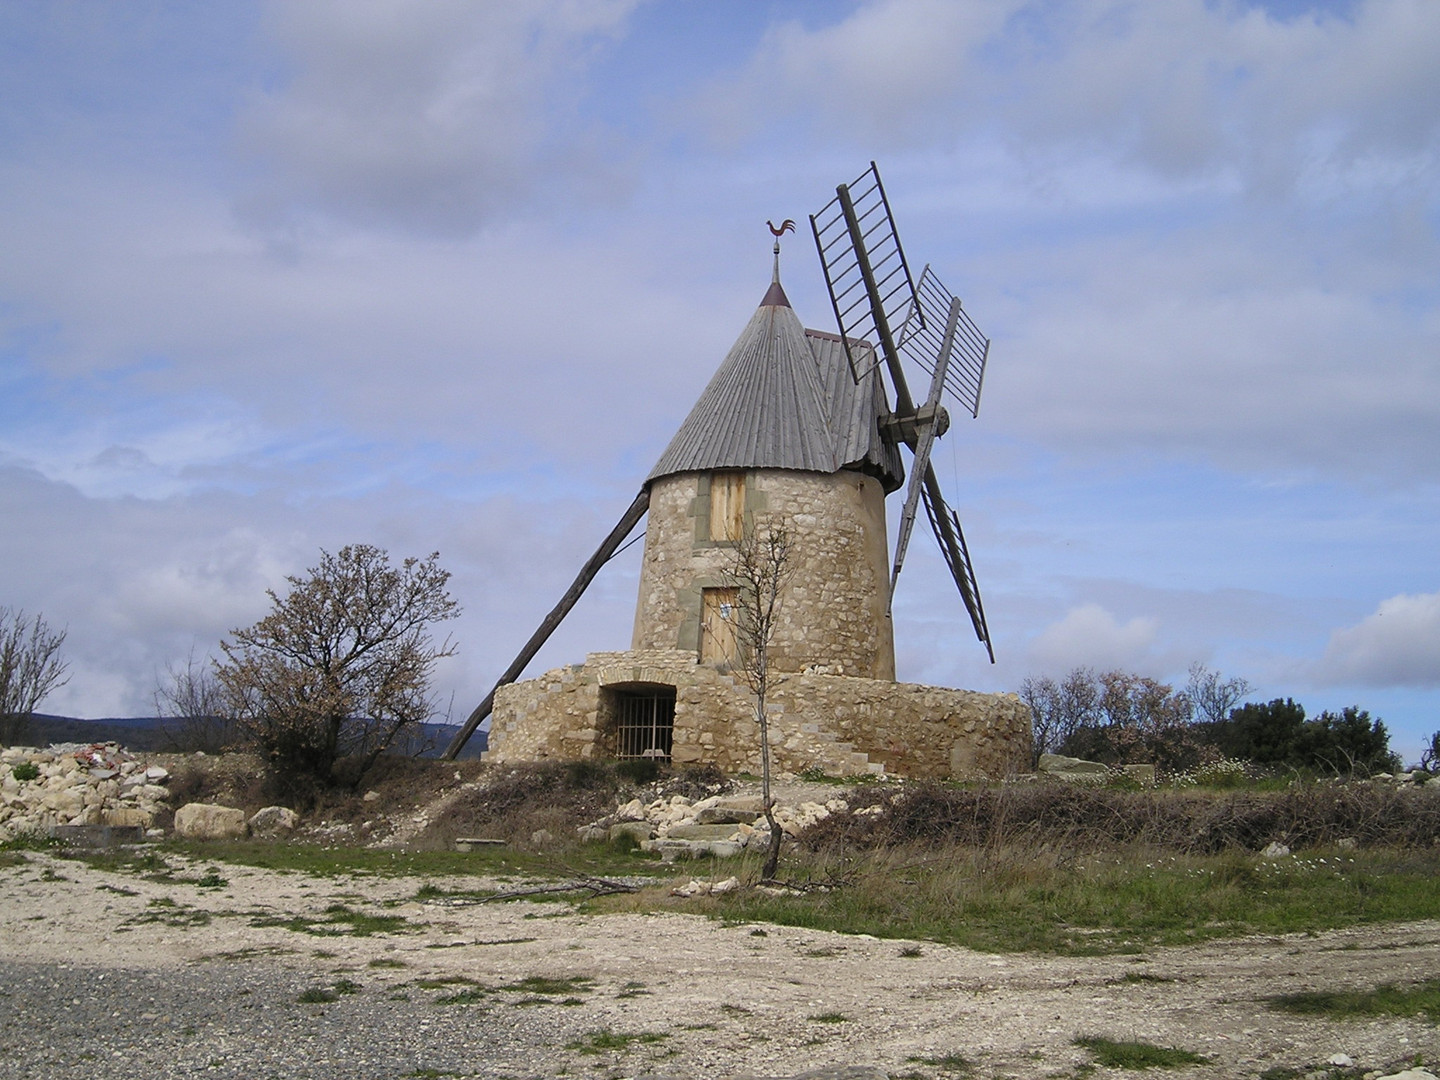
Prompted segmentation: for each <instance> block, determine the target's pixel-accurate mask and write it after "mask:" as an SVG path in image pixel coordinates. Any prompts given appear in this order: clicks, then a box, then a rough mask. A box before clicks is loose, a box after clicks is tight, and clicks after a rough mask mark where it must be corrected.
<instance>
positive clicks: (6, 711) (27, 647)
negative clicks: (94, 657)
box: [0, 607, 69, 746]
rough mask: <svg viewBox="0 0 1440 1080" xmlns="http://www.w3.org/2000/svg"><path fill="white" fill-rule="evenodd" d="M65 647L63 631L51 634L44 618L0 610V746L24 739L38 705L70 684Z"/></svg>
mask: <svg viewBox="0 0 1440 1080" xmlns="http://www.w3.org/2000/svg"><path fill="white" fill-rule="evenodd" d="M64 644H65V631H64V630H59V631H52V630H51V629H50V627H49V625H48V624H47V623H46V622H45V617H44V616H43V615H36V616H34V617H33V618H32V617H30V616H28V615H26V614H25V612H24V611H22V610H20V609H16V608H8V607H0V743H3V744H5V745H6V746H10V745H13V744H14V743H15V742H16V741H17V740H19V739H21V738H23V737H24V736H25V733H26V732H27V731H28V730H29V727H30V717H31V715H32V714H33V713H34V712H35V709H36V707H37V706H38V705H39V704H40V702H41V701H42V700H43V699H44V698H45V696H46V695H47V694H49V693H50V691H52V690H55V689H58V688H59V687H61V686H64V685H65V683H66V682H68V681H69V676H68V675H67V674H66V673H67V671H68V669H69V665H68V664H66V662H65V661H64V660H62V659H61V658H60V646H62V645H64Z"/></svg>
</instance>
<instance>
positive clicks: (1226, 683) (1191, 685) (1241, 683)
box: [1185, 661, 1254, 724]
mask: <svg viewBox="0 0 1440 1080" xmlns="http://www.w3.org/2000/svg"><path fill="white" fill-rule="evenodd" d="M1252 689H1254V688H1253V687H1252V686H1251V685H1250V683H1249V682H1247V681H1246V680H1245V679H1241V678H1235V679H1222V678H1221V677H1220V672H1218V671H1211V670H1210V669H1209V668H1208V667H1206V666H1205V665H1204V664H1202V663H1199V662H1198V661H1197V662H1196V663H1193V664H1191V665H1190V680H1189V682H1187V683H1186V684H1185V696H1186V697H1188V698H1189V699H1190V703H1191V704H1192V705H1194V706H1195V712H1196V713H1197V714H1198V715H1199V717H1200V719H1201V720H1202V721H1204V722H1206V723H1210V724H1218V723H1219V722H1220V721H1221V720H1224V719H1225V718H1226V717H1228V716H1229V715H1230V710H1231V709H1233V708H1235V707H1236V706H1237V705H1239V704H1240V703H1241V702H1242V701H1244V700H1245V696H1246V695H1247V694H1249V693H1250V691H1251V690H1252Z"/></svg>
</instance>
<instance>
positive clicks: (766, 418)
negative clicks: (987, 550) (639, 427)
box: [646, 273, 904, 491]
mask: <svg viewBox="0 0 1440 1080" xmlns="http://www.w3.org/2000/svg"><path fill="white" fill-rule="evenodd" d="M837 365H838V366H837ZM883 408H884V400H883V397H882V395H881V388H880V386H879V385H878V383H877V382H876V381H875V380H874V379H873V378H871V377H867V378H866V379H864V380H862V382H861V383H860V384H859V385H857V384H856V383H855V380H854V379H853V378H852V377H851V375H850V368H849V363H848V362H847V361H846V359H845V352H844V350H843V349H842V348H841V347H840V342H839V338H837V337H835V336H834V335H833V334H820V333H818V332H817V331H813V330H808V331H807V330H806V329H805V328H804V326H803V325H801V322H800V319H799V317H798V316H797V315H796V314H795V312H794V310H793V309H792V308H791V307H790V301H789V300H788V299H787V298H786V296H785V290H784V289H783V288H782V287H781V286H780V281H779V277H778V273H777V275H776V277H775V279H774V280H772V281H771V283H770V288H769V290H768V291H767V292H766V293H765V296H764V298H763V299H762V300H761V301H760V307H759V308H758V309H756V311H755V314H754V315H753V316H751V318H750V322H749V323H748V324H747V325H746V327H745V329H744V330H743V331H741V333H740V336H739V338H737V339H736V341H735V344H734V345H733V346H732V347H731V349H730V352H729V354H728V355H727V356H726V357H725V360H724V362H723V363H722V364H721V365H720V368H719V370H717V371H716V372H715V375H714V377H713V378H711V380H710V384H709V385H708V386H706V387H705V390H704V392H703V393H701V395H700V400H699V401H697V402H696V403H695V407H694V408H693V409H691V410H690V415H689V416H687V417H686V418H685V422H684V423H683V424H681V425H680V430H679V431H677V432H676V433H675V437H674V438H673V439H671V440H670V445H669V446H668V447H667V448H666V449H665V452H664V453H663V454H662V455H661V456H660V460H659V461H658V462H657V463H656V465H655V468H654V469H652V470H651V472H650V475H649V476H648V477H647V478H646V482H647V483H648V482H649V481H650V480H655V479H658V478H659V477H662V476H670V475H672V474H674V473H682V472H708V471H710V470H712V469H796V470H800V471H802V472H820V473H833V472H838V471H839V470H840V469H842V468H845V467H847V466H848V467H851V468H859V469H863V470H864V471H866V472H872V473H875V474H876V475H879V476H880V477H881V479H882V481H883V482H884V484H885V489H886V490H887V491H891V490H894V488H896V487H898V486H899V485H900V483H901V482H902V480H903V478H904V469H903V466H902V465H901V463H900V457H899V454H898V452H897V451H896V449H895V448H894V447H890V446H885V445H884V444H883V443H882V442H881V440H880V436H879V427H878V423H877V419H878V417H879V414H880V411H881V410H883Z"/></svg>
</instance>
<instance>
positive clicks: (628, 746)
mask: <svg viewBox="0 0 1440 1080" xmlns="http://www.w3.org/2000/svg"><path fill="white" fill-rule="evenodd" d="M674 735H675V688H674V687H673V686H672V687H667V688H665V689H663V690H654V691H650V692H646V693H635V692H627V691H620V692H617V693H616V695H615V756H616V757H619V758H660V759H662V760H665V761H669V760H670V744H671V742H672V741H673V739H674Z"/></svg>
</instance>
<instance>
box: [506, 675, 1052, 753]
mask: <svg viewBox="0 0 1440 1080" xmlns="http://www.w3.org/2000/svg"><path fill="white" fill-rule="evenodd" d="M639 686H673V687H675V721H674V742H673V746H672V750H671V756H672V760H673V761H674V762H675V763H676V764H677V765H686V764H693V763H699V762H704V763H708V764H714V765H716V766H718V767H719V768H721V769H722V770H724V771H726V772H751V773H754V772H758V771H759V770H760V746H759V737H758V731H757V728H756V725H755V721H754V704H753V701H754V699H753V698H752V696H751V694H750V691H749V689H748V688H747V687H746V686H745V684H744V683H743V682H742V681H740V680H738V679H736V678H735V677H734V676H732V675H729V674H726V673H724V672H722V671H720V670H719V669H717V668H715V667H713V666H711V665H707V664H700V663H698V662H697V660H696V656H695V654H694V653H693V652H691V651H689V650H681V649H645V650H635V651H632V652H621V653H591V654H590V655H589V656H588V657H587V658H586V662H585V663H584V664H577V665H573V666H571V667H564V668H557V669H555V670H554V671H549V672H546V673H545V674H544V675H542V676H541V677H540V678H538V679H532V680H528V681H526V682H520V683H512V684H511V685H509V686H503V687H501V688H500V690H499V691H498V692H497V693H496V696H495V709H494V713H493V717H492V721H491V728H490V748H489V750H487V751H486V754H485V760H487V761H496V762H511V761H537V760H545V759H552V760H576V759H581V758H595V757H608V756H610V755H611V754H613V753H614V732H613V726H612V724H611V723H610V722H609V721H608V718H607V717H608V708H607V702H606V698H607V695H606V691H607V690H614V689H628V688H634V687H639ZM769 714H770V723H771V748H772V752H773V755H774V758H773V760H774V764H775V767H776V768H778V769H780V770H784V771H790V772H798V771H800V770H803V769H810V768H818V769H821V770H822V771H824V772H825V773H828V774H830V775H834V776H850V775H858V774H865V773H894V774H897V775H902V776H911V777H927V778H936V779H939V778H946V777H955V778H979V777H988V778H991V779H998V778H1000V777H1004V776H1007V775H1011V774H1013V773H1017V772H1023V771H1026V770H1027V769H1028V768H1029V765H1030V737H1031V736H1030V716H1029V712H1028V710H1027V709H1026V708H1025V706H1024V705H1023V704H1022V703H1021V702H1020V699H1019V698H1017V697H1016V696H1015V695H1013V694H981V693H977V692H974V691H969V690H949V689H945V688H942V687H935V686H917V685H914V684H911V683H896V682H891V681H889V680H885V679H863V678H853V677H848V676H840V675H827V674H813V673H792V674H786V675H781V676H778V677H777V678H776V679H775V682H774V684H773V686H772V687H771V692H770V708H769Z"/></svg>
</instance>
